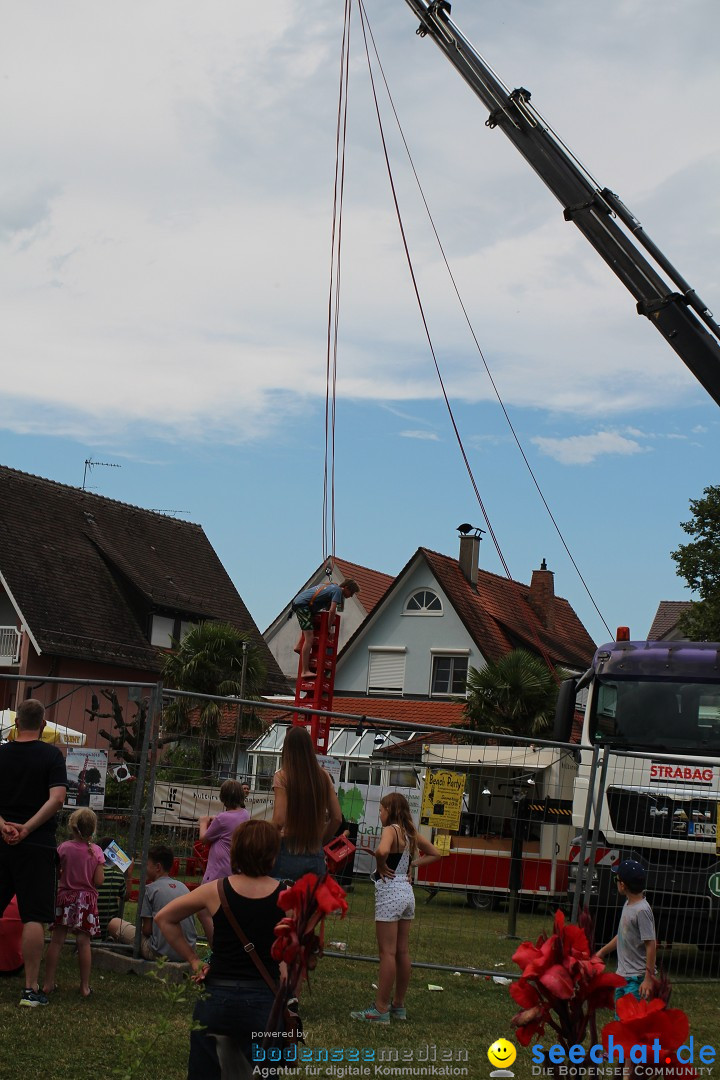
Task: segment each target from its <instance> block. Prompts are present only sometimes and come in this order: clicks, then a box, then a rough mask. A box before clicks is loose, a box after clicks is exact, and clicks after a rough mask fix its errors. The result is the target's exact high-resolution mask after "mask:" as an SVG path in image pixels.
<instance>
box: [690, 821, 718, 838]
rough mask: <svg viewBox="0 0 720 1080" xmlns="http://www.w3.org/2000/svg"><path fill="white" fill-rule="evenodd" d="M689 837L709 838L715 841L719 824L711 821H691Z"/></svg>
mask: <svg viewBox="0 0 720 1080" xmlns="http://www.w3.org/2000/svg"><path fill="white" fill-rule="evenodd" d="M688 836H707V838H708V839H709V840H715V839H716V837H717V824H716V823H715V822H710V821H691V822H690V824H689V826H688Z"/></svg>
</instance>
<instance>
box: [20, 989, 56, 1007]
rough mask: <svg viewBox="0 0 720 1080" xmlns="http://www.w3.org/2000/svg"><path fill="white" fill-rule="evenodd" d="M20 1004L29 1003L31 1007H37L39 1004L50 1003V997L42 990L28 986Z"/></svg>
mask: <svg viewBox="0 0 720 1080" xmlns="http://www.w3.org/2000/svg"><path fill="white" fill-rule="evenodd" d="M20 1004H21V1005H27V1006H28V1008H30V1009H36V1008H37V1007H38V1005H49V1004H50V999H49V998H48V996H47V994H44V993H43V992H42V990H33V989H32V988H31V987H29V986H26V987H25V990H24V992H23V996H22V997H21V998H20Z"/></svg>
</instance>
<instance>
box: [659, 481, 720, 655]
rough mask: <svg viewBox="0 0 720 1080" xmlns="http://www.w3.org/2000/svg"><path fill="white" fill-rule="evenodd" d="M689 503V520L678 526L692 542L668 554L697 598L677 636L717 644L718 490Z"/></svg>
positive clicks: (719, 594)
mask: <svg viewBox="0 0 720 1080" xmlns="http://www.w3.org/2000/svg"><path fill="white" fill-rule="evenodd" d="M703 496H704V498H702V499H691V500H690V509H691V511H692V517H691V518H690V520H689V521H681V522H680V526H681V528H682V529H683V530H684V532H686V533H687V534H688V536H693V537H694V538H695V539H694V540H692V542H691V543H689V544H680V546H679V547H678V548H677V550H676V551H672V552H671V553H670V554H671V556H672V558H673V559H674V560H675V563H676V565H677V572H678V576H679V577H683V578H685V581H686V582H687V587H688V588H689V589H692V590H693V592H695V593H697V594H698V596H699V597H700V599H699V600H697V601H693V602H692V606H691V607H690V609H689V611H687V612H686V613H685V614H684V615H683V616H682V618H681V619H680V621H679V623H678V625H679V627H680V632H681V633H683V634H685V636H686V637H688V638H689V639H690V640H691V641H720V486H717V485H716V486H715V487H706V488H705V489H704V490H703Z"/></svg>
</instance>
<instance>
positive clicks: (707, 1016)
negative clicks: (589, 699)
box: [0, 884, 720, 1080]
mask: <svg viewBox="0 0 720 1080" xmlns="http://www.w3.org/2000/svg"><path fill="white" fill-rule="evenodd" d="M350 898H351V910H350V914H349V916H348V918H347V919H346V920H344V921H336V920H332V919H331V920H329V922H328V926H327V934H326V937H327V940H328V941H341V942H344V943H345V944H346V946H347V951H346V953H345V954H344V956H342V957H341V958H339V959H334V958H331V957H329V958H326V959H325V960H323V961H322V962H321V964H320V966H319V968H318V970H317V971H316V972H315V973H314V975H313V982H312V987H311V991H310V992H309V993H308V992H307V991H306V992H304V994H303V998H302V1009H301V1012H302V1017H303V1021H304V1025H305V1029H306V1031H307V1032H308V1039H307V1044H308V1046H309V1047H311V1048H313V1049H314V1050H317V1049H319V1048H323V1047H328V1048H329V1047H344V1048H351V1047H355V1048H357V1049H358V1050H362V1049H363V1048H364V1049H367V1050H368V1051H370V1050H373V1049H374V1050H376V1051H379V1050H380V1049H383V1050H384V1051H385V1052H386V1053H387V1052H388V1051H390V1050H397V1051H398V1057H400V1056H401V1052H402V1051H406V1052H408V1053H410V1052H411V1053H412V1054H413V1055H414V1062H415V1064H409V1063H408V1062H407V1061H405V1062H403V1061H402V1060H399V1061H396V1062H395V1063H394V1065H391V1066H389V1067H394V1068H396V1069H398V1068H403V1067H404V1068H406V1069H410V1070H412V1071H407V1072H404V1073H399V1074H397V1073H396V1074H395V1075H405V1076H414V1075H417V1076H422V1075H429V1074H428V1073H423V1072H422V1069H423V1067H425V1066H424V1064H423V1060H422V1059H423V1057H425V1058H429V1059H430V1061H432V1056H433V1054H434V1053H435V1054H436V1056H437V1060H436V1062H435V1065H436V1067H437V1066H440V1065H441V1061H440V1057H441V1052H442V1051H443V1050H444V1051H452V1052H453V1053H454V1055H455V1057H456V1058H457V1057H458V1056H460V1057H462V1055H463V1054H464V1053H465V1052H466V1053H467V1060H466V1061H462V1060H456V1061H454V1062H453V1063H452V1064H453V1067H454V1068H463V1067H464V1068H467V1070H468V1071H467V1072H466V1073H465V1074H464V1075H466V1076H469V1077H482V1078H484V1077H487V1076H488V1074H489V1071H490V1065H489V1062H488V1059H487V1049H488V1046H489V1045H490V1043H492V1042H493V1041H494V1040H495V1039H497V1038H499V1037H501V1036H504V1037H506V1038H509V1039H511V1040H512V1034H513V1033H512V1029H511V1027H510V1023H509V1021H510V1017H511V1016H512V1015H513V1013H514V1012H515V1006H514V1003H513V1002H512V1000H511V999H510V997H509V995H508V988H507V986H505V985H501V984H498V983H496V982H494V981H493V979H492V978H489V979H488V978H485V977H484V976H482V977H473V976H472V975H468V974H459V975H456V974H454V973H453V971H452V970H438V969H430V968H418V969H416V970H415V971H414V972H413V979H412V984H411V990H410V994H409V997H408V1010H409V1020H408V1022H407V1023H406V1024H402V1023H395V1024H393V1025H392V1026H391V1027H389V1028H388V1027H385V1028H379V1029H378V1028H368V1026H367V1025H363V1024H358V1023H355V1022H353V1021H351V1020H350V1019H349V1013H350V1010H351V1009H354V1008H359V1007H361V1006H364V1005H366V1004H368V1003H369V1002H370V1001H371V1000H372V998H373V993H374V992H373V988H372V983H373V982H374V981H375V980H376V975H377V967H376V965H375V964H371V963H366V962H360V961H355V960H352V959H351V958H350V955H351V953H359V952H364V953H370V952H373V951H374V948H373V924H372V911H371V909H370V907H369V904H370V899H371V897H370V892H369V889H368V888H367V887H366V886H365V885H364V884H361V885H359V886H357V887H356V889H355V891H354V892H353V893H352V894H351V897H350ZM418 898H419V899H423V894H422V892H421V891H419V892H418ZM547 925H548V919H547V917H546V916H543V915H539V914H530V913H525V912H523V913H521V915H520V918H519V920H518V932H519V934H520V935H521V937H523V938H531V939H533V940H534V939H535V938H536V937H537V935H538V933H539V932H540V931H541V929H543V927H547ZM506 930H507V915H506V914H503V913H499V912H484V911H473V910H471V909H468V908H465V907H464V906H463V904H462V902H461V901H460V900H459V899H458V900H456V899H455V898H450V897H443V896H442V895H440V896H437V897H435V899H434V900H432V901H431V902H430V903H429V904H425V903H421V904H420V905H419V908H418V918H417V920H416V926H415V927H414V928H413V939H412V948H411V951H412V952H413V958H414V959H416V960H421V961H425V962H431V961H435V962H438V961H439V962H449V963H450V964H457V965H458V967H470V966H477V967H483V968H487V969H488V970H489V971H492V972H493V973H495V974H497V973H500V972H502V971H503V970H504V969H506V970H507V971H511V970H513V968H512V965H511V964H510V956H511V954H512V952H513V951H514V949H515V947H516V946H517V942H515V941H508V940H507V939H506V938H505V937H504V934H505V933H506ZM496 965H501V966H496ZM499 977H502V975H500V976H499ZM21 981H22V980H21V979H20V978H19V977H14V978H7V979H4V980H1V981H0V1024H2V1028H3V1038H2V1042H1V1043H0V1080H14V1078H16V1077H17V1078H19V1077H36V1076H37V1077H43V1078H44V1080H105V1078H111V1077H113V1076H118V1077H122V1076H123V1075H125V1076H131V1077H132V1080H135V1078H136V1077H137V1078H140V1077H143V1078H150V1080H184V1077H185V1063H186V1056H187V1043H188V1027H189V1020H190V1013H191V1011H192V1000H191V999H192V994H193V991H192V989H191V988H188V989H187V990H181V993H182V998H181V999H180V1000H176V1001H173V1000H172V999H171V997H170V995H169V992H168V991H167V990H166V989H164V988H163V986H162V985H160V984H159V983H158V981H157V980H156V979H153V978H148V977H139V976H135V975H116V974H113V973H110V972H101V971H100V970H99V969H98V970H96V971H95V972H94V974H93V979H92V983H93V986H94V994H93V996H92V997H91V998H90V999H89V1000H88V1001H83V1000H81V999H80V996H79V993H78V990H77V967H76V963H75V960H74V958H73V957H72V955H70V952H69V950H67V953H66V955H65V956H64V957H63V959H62V961H61V966H60V970H59V977H58V984H59V986H60V990H59V991H58V992H57V993H56V994H54V995H53V997H52V1001H51V1004H50V1006H49V1007H48V1008H44V1009H33V1010H31V1009H19V1008H18V1007H17V1002H18V1000H19V997H20V992H21ZM428 984H432V985H435V986H440V987H442V990H429V989H428ZM672 1004H673V1005H674V1006H676V1007H681V1008H684V1009H685V1010H686V1011H687V1012H688V1015H689V1016H690V1019H691V1030H692V1033H693V1035H694V1037H695V1043H696V1045H698V1044H705V1043H710V1044H712V1043H713V1040H714V1034H715V1032H716V1031H717V1027H718V1018H719V1014H720V1001H719V996H718V994H717V983H714V982H712V983H707V982H706V983H696V984H690V983H681V982H679V981H678V982H677V984H676V986H675V989H674V993H673V1001H672ZM607 1019H610V1015H609V1014H607ZM433 1047H435V1048H436V1049H435V1050H433ZM386 1061H387V1058H386ZM135 1064H137V1067H136V1068H134V1066H135ZM426 1064H427V1063H425V1065H426ZM133 1068H134V1071H132V1070H133ZM316 1068H317V1069H318V1071H317V1072H315V1073H311V1072H310V1071H309V1070H308V1071H303V1070H298V1072H297V1073H296V1074H295V1075H298V1076H305V1075H317V1076H329V1075H335V1076H340V1075H342V1074H341V1073H340V1072H339V1071H338V1068H337V1067H336V1071H335V1072H334V1073H333V1072H330V1071H328V1070H327V1067H326V1066H323V1065H318V1066H316ZM369 1068H370V1072H369V1073H367V1074H364V1075H370V1076H374V1075H380V1076H382V1075H383V1072H382V1071H378V1072H375V1066H374V1065H373V1064H371V1065H370V1066H369ZM384 1068H387V1067H386V1066H385V1067H384ZM115 1070H117V1071H115ZM513 1071H514V1073H515V1076H516V1077H517V1078H518V1080H525V1078H528V1080H529V1078H530V1076H531V1063H530V1053H529V1051H528V1050H522V1049H520V1052H519V1056H518V1060H517V1061H516V1063H515V1065H514V1066H513ZM384 1074H385V1075H393V1074H392V1073H389V1072H387V1071H385V1073H384ZM350 1075H352V1074H350V1073H347V1074H346V1076H348V1077H349V1076H350ZM355 1075H363V1074H362V1073H359V1074H358V1073H356V1074H355ZM440 1075H442V1074H440ZM450 1075H462V1074H461V1073H454V1074H450Z"/></svg>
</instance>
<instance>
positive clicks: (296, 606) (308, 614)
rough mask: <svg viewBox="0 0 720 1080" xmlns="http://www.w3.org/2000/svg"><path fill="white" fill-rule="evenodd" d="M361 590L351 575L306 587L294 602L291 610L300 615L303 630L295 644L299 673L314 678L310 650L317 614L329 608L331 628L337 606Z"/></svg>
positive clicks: (331, 627) (307, 677) (298, 616)
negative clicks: (298, 656)
mask: <svg viewBox="0 0 720 1080" xmlns="http://www.w3.org/2000/svg"><path fill="white" fill-rule="evenodd" d="M359 592H360V586H359V585H358V583H357V581H353V580H352V578H346V580H345V581H343V582H342V584H341V585H332V584H330V585H317V586H311V587H310V588H309V589H303V591H302V592H301V593H298V594H297V596H296V597H295V599H294V600H293V602H292V610H293V611H294V612H295V614H296V615H297V620H298V622H299V623H300V629H301V630H302V634H301V636H300V639H299V640H298V643H297V645H296V646H295V652H299V653H300V662H301V668H300V673H301V674H300V677H301V678H303V679H312V678H313V677H314V675H315V672H314V671H311V670H310V654H311V652H312V647H313V639H314V636H315V629H314V621H315V616H316V615H318V614H319V613H320V612H321V611H328V629H329V630H330V632H332V629H333V626H334V624H335V612H336V611H337V609H338V607H340V608H341V609H342V604H343V600H347V599H348V597H350V596H355V594H356V593H359ZM328 609H329V610H328Z"/></svg>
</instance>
